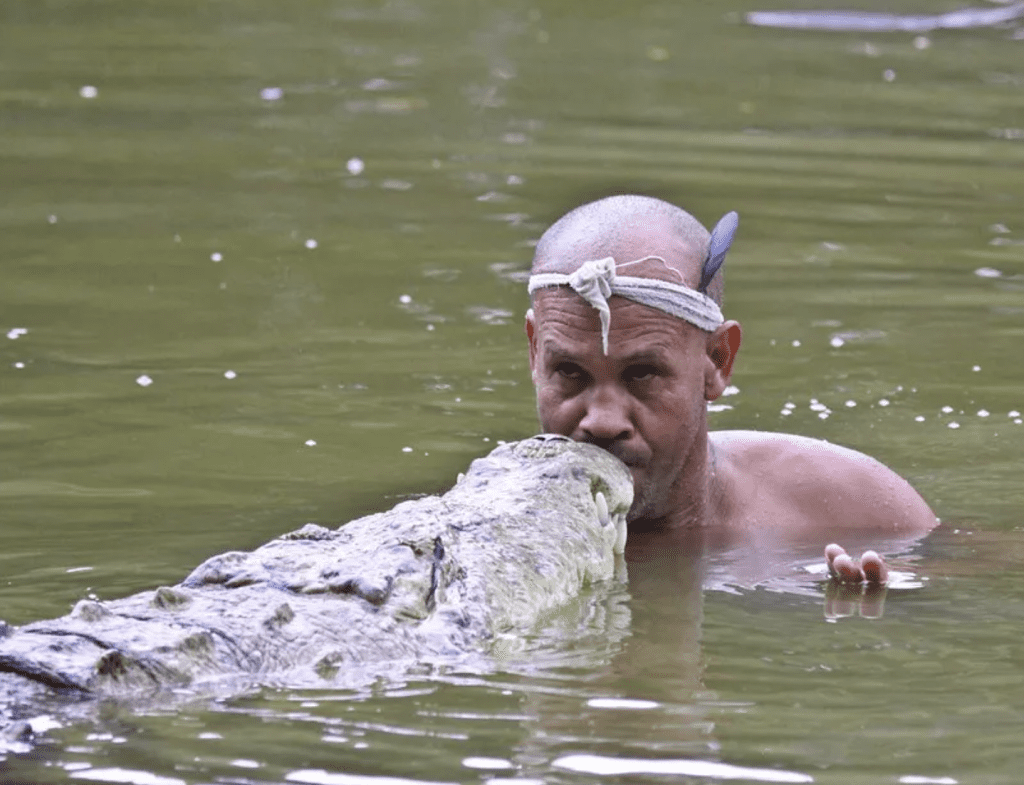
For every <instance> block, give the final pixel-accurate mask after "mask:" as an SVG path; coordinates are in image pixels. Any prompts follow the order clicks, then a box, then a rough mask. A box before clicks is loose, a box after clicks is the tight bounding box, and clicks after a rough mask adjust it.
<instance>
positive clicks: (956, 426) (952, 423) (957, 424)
mask: <svg viewBox="0 0 1024 785" xmlns="http://www.w3.org/2000/svg"><path fill="white" fill-rule="evenodd" d="M946 427H947V428H952V429H953V430H956V429H957V428H959V427H960V423H958V422H951V423H947V424H946Z"/></svg>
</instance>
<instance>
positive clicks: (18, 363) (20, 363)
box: [14, 362, 25, 370]
mask: <svg viewBox="0 0 1024 785" xmlns="http://www.w3.org/2000/svg"><path fill="white" fill-rule="evenodd" d="M14 367H15V368H18V369H19V370H20V369H21V368H24V367H25V363H23V362H16V363H15V364H14Z"/></svg>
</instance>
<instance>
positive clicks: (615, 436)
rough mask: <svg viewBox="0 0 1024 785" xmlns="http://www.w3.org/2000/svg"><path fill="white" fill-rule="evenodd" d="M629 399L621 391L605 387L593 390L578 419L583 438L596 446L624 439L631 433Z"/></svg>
mask: <svg viewBox="0 0 1024 785" xmlns="http://www.w3.org/2000/svg"><path fill="white" fill-rule="evenodd" d="M629 413H630V412H629V401H628V399H627V396H625V395H624V394H623V393H622V392H620V391H616V390H610V389H607V388H598V389H596V390H594V391H593V393H592V394H591V395H590V398H589V400H588V401H587V410H586V412H584V414H583V419H582V420H580V424H579V429H580V430H581V431H582V432H583V440H584V441H588V442H592V443H593V444H596V445H598V446H603V445H605V444H610V443H612V442H617V441H624V440H626V439H629V438H630V437H631V436H632V435H633V422H632V420H631V419H630V416H629Z"/></svg>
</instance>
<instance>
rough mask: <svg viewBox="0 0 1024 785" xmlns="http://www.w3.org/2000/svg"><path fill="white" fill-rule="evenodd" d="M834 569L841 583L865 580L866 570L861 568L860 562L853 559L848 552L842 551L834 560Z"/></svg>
mask: <svg viewBox="0 0 1024 785" xmlns="http://www.w3.org/2000/svg"><path fill="white" fill-rule="evenodd" d="M832 571H833V574H834V575H835V577H836V579H837V580H839V581H840V582H841V583H863V582H864V572H863V570H861V568H860V564H858V563H857V562H855V561H854V560H853V559H851V558H850V557H849V555H848V554H845V553H841V554H839V555H838V556H836V557H835V558H834V559H833V560H832Z"/></svg>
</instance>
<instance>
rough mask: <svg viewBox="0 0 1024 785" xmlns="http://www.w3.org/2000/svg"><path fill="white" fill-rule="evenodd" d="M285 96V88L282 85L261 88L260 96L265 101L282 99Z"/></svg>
mask: <svg viewBox="0 0 1024 785" xmlns="http://www.w3.org/2000/svg"><path fill="white" fill-rule="evenodd" d="M283 97H284V90H282V89H281V88H280V87H264V88H263V89H262V90H260V98H262V99H263V100H264V101H280V100H281V99H282V98H283Z"/></svg>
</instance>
